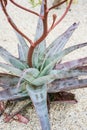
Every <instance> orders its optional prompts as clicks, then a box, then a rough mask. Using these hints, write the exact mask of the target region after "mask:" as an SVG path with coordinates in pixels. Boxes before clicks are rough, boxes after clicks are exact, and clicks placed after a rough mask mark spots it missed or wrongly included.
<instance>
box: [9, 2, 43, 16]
mask: <svg viewBox="0 0 87 130" xmlns="http://www.w3.org/2000/svg"><path fill="white" fill-rule="evenodd" d="M10 2H11V3H12V4H14V5H15V6H17V7H19V8H21V9H23V10H25V11H27V12H29V13H32V14H35V15H36V16H39V17H41V16H40V15H39V14H38V13H36V12H34V11H32V10H30V9H27V8H25V7H23V6H21V5H19V4H17V3H16V2H15V1H13V0H10ZM41 18H42V17H41Z"/></svg>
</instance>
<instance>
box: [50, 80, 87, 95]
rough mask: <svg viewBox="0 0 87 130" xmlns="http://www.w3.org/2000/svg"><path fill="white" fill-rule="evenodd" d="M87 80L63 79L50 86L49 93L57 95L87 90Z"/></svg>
mask: <svg viewBox="0 0 87 130" xmlns="http://www.w3.org/2000/svg"><path fill="white" fill-rule="evenodd" d="M86 87H87V79H73V78H70V79H63V80H55V81H53V82H52V83H50V84H48V93H56V92H59V91H69V90H72V89H79V88H86Z"/></svg>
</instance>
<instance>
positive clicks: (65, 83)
mask: <svg viewBox="0 0 87 130" xmlns="http://www.w3.org/2000/svg"><path fill="white" fill-rule="evenodd" d="M9 1H10V2H12V3H13V4H14V5H16V6H18V7H19V8H22V9H24V10H26V11H28V12H30V13H32V14H35V15H37V16H38V17H39V20H38V24H37V28H36V35H35V40H34V42H33V41H32V40H31V39H30V38H28V37H27V36H26V35H25V34H23V32H21V31H20V30H19V29H18V28H17V26H16V25H15V24H14V22H13V21H12V19H11V18H10V16H9V15H8V13H7V10H6V5H7V1H6V0H0V3H1V6H2V9H3V11H4V13H5V15H6V17H7V19H8V21H9V23H10V24H11V26H12V27H13V28H14V29H15V32H16V35H17V37H18V40H19V44H18V54H19V58H16V57H14V56H13V55H12V54H11V53H10V52H8V51H7V50H6V49H4V48H3V47H0V56H1V57H2V58H3V59H4V60H5V61H6V62H7V63H2V62H0V67H2V68H4V69H6V70H7V71H8V72H7V73H0V87H1V88H2V90H1V91H0V101H7V100H16V99H21V98H27V97H30V98H31V101H32V102H33V104H34V107H35V109H36V112H37V114H38V116H39V119H40V123H41V127H42V130H50V129H51V128H50V123H49V115H48V107H47V99H48V100H51V101H54V100H55V101H56V100H57V101H71V102H72V101H75V99H74V95H73V94H70V93H68V92H67V91H69V90H72V89H78V88H83V87H86V86H87V79H86V78H85V79H81V78H79V77H80V76H85V75H87V57H84V58H82V59H77V60H73V61H69V62H65V63H61V60H62V58H63V57H64V56H66V55H68V54H69V53H71V52H72V51H75V50H77V49H79V48H82V47H85V46H87V42H86V43H81V44H77V45H74V46H71V47H68V48H66V49H64V46H65V45H66V43H67V41H68V40H69V38H70V37H71V35H72V34H73V32H74V31H75V29H76V28H77V27H78V25H79V23H74V24H72V25H71V26H70V27H69V28H68V29H67V30H66V31H65V32H64V33H63V34H62V35H60V36H59V37H57V38H56V39H55V40H54V41H53V42H52V43H51V44H50V45H49V46H48V47H46V36H47V35H48V34H49V32H50V31H51V30H52V29H54V27H55V26H56V25H58V23H59V22H61V20H62V19H63V18H64V16H65V15H66V13H67V12H68V10H69V8H70V5H71V3H72V0H70V3H69V4H68V7H67V9H66V11H65V12H64V14H63V16H62V17H61V18H60V19H59V20H58V21H56V17H57V16H56V15H55V14H53V22H52V25H51V26H50V28H49V29H48V26H47V23H48V20H47V18H48V13H49V11H50V10H51V9H53V8H55V6H52V7H50V8H49V9H48V7H47V0H42V4H41V10H40V14H38V13H36V12H33V11H31V10H29V9H26V8H24V7H22V6H20V5H18V4H17V3H16V2H14V1H13V0H9ZM64 2H65V1H63V2H61V3H60V4H58V5H61V4H62V3H64ZM58 5H56V6H58ZM25 39H26V40H27V41H28V42H29V43H30V47H29V46H28V45H27V43H26V41H25Z"/></svg>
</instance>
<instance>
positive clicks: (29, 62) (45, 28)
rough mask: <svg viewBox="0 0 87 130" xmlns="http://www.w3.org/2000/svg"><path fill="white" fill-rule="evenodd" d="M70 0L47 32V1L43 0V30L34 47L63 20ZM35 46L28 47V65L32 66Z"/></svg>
mask: <svg viewBox="0 0 87 130" xmlns="http://www.w3.org/2000/svg"><path fill="white" fill-rule="evenodd" d="M72 1H73V0H70V3H69V5H68V7H67V8H66V10H65V12H64V14H63V15H62V17H61V18H60V19H59V20H58V21H57V22H56V23H55V22H53V23H54V24H53V23H52V25H51V27H50V29H49V30H48V32H47V16H48V12H49V10H47V3H46V2H47V1H46V0H45V4H46V5H44V8H45V11H44V20H43V26H44V32H43V34H42V36H41V37H40V38H39V39H38V40H37V41H36V42H35V43H34V45H35V47H36V46H37V45H38V44H40V42H41V41H43V40H44V39H45V38H46V36H47V35H48V33H49V32H50V31H51V30H52V29H54V28H55V26H56V25H58V24H59V23H60V22H61V21H62V20H63V18H64V17H65V16H66V14H67V12H68V11H69V9H70V6H71V4H72ZM51 9H53V8H52V7H51V8H50V10H51ZM35 47H32V46H31V47H30V48H29V51H28V64H29V66H30V67H32V55H33V51H34V49H35Z"/></svg>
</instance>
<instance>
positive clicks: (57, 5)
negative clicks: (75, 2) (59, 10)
mask: <svg viewBox="0 0 87 130" xmlns="http://www.w3.org/2000/svg"><path fill="white" fill-rule="evenodd" d="M66 1H67V0H64V1H62V2H60V3H58V4H56V5H54V6H52V7H50V8H49V11H50V10H52V9H54V8H56V7H59V6H60V5H62V4H63V3H65V2H66Z"/></svg>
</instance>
